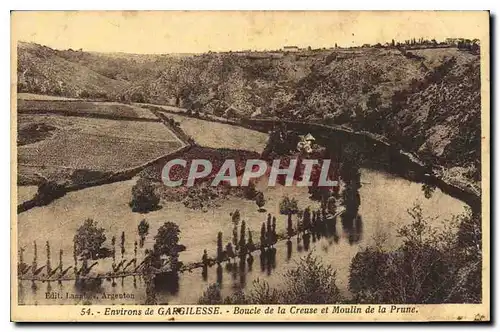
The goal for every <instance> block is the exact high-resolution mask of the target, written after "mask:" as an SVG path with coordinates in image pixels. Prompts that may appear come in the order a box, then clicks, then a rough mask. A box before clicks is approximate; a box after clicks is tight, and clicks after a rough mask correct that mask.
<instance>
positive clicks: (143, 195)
mask: <svg viewBox="0 0 500 332" xmlns="http://www.w3.org/2000/svg"><path fill="white" fill-rule="evenodd" d="M159 203H160V197H159V196H158V195H157V194H156V192H155V188H154V186H153V184H152V183H151V181H150V180H148V179H145V178H140V179H139V180H137V183H136V184H135V185H134V186H133V187H132V200H131V201H130V203H129V205H130V207H131V208H132V211H134V212H141V213H144V212H149V211H154V210H157V209H158V208H159Z"/></svg>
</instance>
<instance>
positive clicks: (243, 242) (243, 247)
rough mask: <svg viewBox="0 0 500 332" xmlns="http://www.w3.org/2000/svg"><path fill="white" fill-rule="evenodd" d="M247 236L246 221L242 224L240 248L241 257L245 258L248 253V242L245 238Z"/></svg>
mask: <svg viewBox="0 0 500 332" xmlns="http://www.w3.org/2000/svg"><path fill="white" fill-rule="evenodd" d="M245 235H246V224H245V220H243V221H242V222H241V229H240V242H239V248H240V256H242V257H243V256H245V255H246V253H247V241H246V238H245Z"/></svg>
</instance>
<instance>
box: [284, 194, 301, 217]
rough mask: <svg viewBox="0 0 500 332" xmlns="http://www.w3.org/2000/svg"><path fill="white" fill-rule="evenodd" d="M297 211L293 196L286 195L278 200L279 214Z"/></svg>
mask: <svg viewBox="0 0 500 332" xmlns="http://www.w3.org/2000/svg"><path fill="white" fill-rule="evenodd" d="M298 211H299V207H298V204H297V200H296V199H295V198H290V197H288V196H285V197H283V199H282V200H281V202H280V213H281V214H285V215H288V214H296V213H297V212H298Z"/></svg>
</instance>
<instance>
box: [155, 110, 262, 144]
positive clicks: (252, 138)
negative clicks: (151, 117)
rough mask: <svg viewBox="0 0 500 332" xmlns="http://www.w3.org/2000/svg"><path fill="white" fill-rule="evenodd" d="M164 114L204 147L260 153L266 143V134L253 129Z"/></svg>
mask: <svg viewBox="0 0 500 332" xmlns="http://www.w3.org/2000/svg"><path fill="white" fill-rule="evenodd" d="M164 114H165V116H167V117H169V118H173V119H174V120H175V121H177V122H179V124H180V127H181V129H182V130H183V131H184V132H185V133H186V134H188V135H189V136H191V137H192V138H193V139H194V140H195V141H196V142H197V143H198V144H199V145H201V146H204V147H208V148H214V149H222V148H225V149H238V150H246V151H254V152H257V153H261V152H262V151H263V150H264V148H265V146H266V144H267V140H268V135H267V134H264V133H261V132H258V131H255V130H250V129H246V128H242V127H239V126H234V125H230V124H224V123H218V122H213V121H206V120H202V119H196V118H193V117H188V116H184V115H179V114H172V113H167V112H165V113H164Z"/></svg>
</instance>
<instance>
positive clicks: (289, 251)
mask: <svg viewBox="0 0 500 332" xmlns="http://www.w3.org/2000/svg"><path fill="white" fill-rule="evenodd" d="M291 257H292V241H290V240H288V241H286V261H287V262H288V261H290V258H291Z"/></svg>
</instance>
